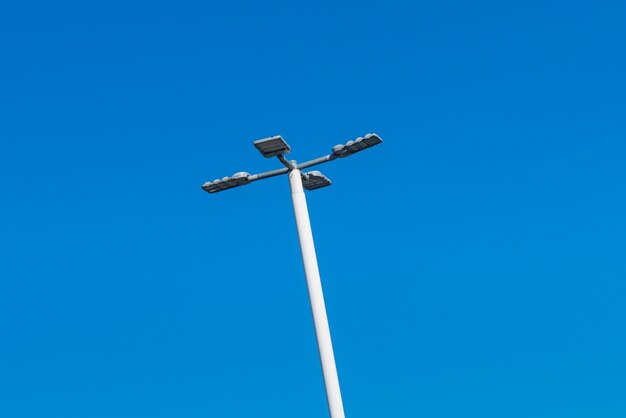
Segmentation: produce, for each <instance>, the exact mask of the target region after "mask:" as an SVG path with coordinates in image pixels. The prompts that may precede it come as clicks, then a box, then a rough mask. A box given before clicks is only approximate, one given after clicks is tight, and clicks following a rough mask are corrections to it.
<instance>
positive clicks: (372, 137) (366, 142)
mask: <svg viewBox="0 0 626 418" xmlns="http://www.w3.org/2000/svg"><path fill="white" fill-rule="evenodd" d="M382 142H383V140H382V139H380V137H379V136H378V135H376V134H367V135H365V136H364V137H362V138H361V137H359V138H357V139H355V140H354V141H348V143H346V144H345V145H335V146H334V147H333V155H335V156H337V157H339V158H344V157H349V156H350V155H352V154H356V153H357V152H359V151H363V150H364V149H367V148H370V147H373V146H374V145H378V144H380V143H382Z"/></svg>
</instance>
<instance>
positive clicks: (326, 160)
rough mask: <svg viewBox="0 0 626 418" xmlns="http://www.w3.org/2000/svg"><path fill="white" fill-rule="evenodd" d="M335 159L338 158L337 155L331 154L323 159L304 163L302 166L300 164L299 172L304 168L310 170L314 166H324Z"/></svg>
mask: <svg viewBox="0 0 626 418" xmlns="http://www.w3.org/2000/svg"><path fill="white" fill-rule="evenodd" d="M335 159H337V156H336V155H335V154H329V155H325V156H323V157H319V158H316V159H314V160H311V161H307V162H304V163H302V164H298V166H297V168H298V170H302V169H304V168H309V167H313V166H314V165H320V164H324V163H327V162H329V161H332V160H335Z"/></svg>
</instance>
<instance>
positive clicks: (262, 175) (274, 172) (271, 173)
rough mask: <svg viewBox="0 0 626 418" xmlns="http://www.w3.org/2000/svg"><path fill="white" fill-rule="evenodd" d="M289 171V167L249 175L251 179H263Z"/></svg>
mask: <svg viewBox="0 0 626 418" xmlns="http://www.w3.org/2000/svg"><path fill="white" fill-rule="evenodd" d="M288 171H289V169H288V168H287V167H284V168H279V169H277V170H272V171H266V172H265V173H259V174H253V175H251V176H248V180H249V181H256V180H263V179H266V178H269V177H275V176H280V175H281V174H285V173H287V172H288Z"/></svg>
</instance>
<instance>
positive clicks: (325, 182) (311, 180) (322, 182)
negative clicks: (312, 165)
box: [302, 171, 333, 190]
mask: <svg viewBox="0 0 626 418" xmlns="http://www.w3.org/2000/svg"><path fill="white" fill-rule="evenodd" d="M331 184H333V183H332V182H331V181H330V180H329V179H328V177H326V176H325V175H323V174H322V173H320V172H319V171H309V172H308V173H302V186H304V188H305V189H307V190H315V189H320V188H322V187H326V186H330V185H331Z"/></svg>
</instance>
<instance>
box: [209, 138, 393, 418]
mask: <svg viewBox="0 0 626 418" xmlns="http://www.w3.org/2000/svg"><path fill="white" fill-rule="evenodd" d="M380 143H382V140H381V139H380V137H379V136H378V135H376V134H367V135H365V137H363V138H357V139H356V140H354V141H349V142H348V143H346V144H344V145H336V146H335V147H333V152H332V153H331V154H328V155H325V156H323V157H319V158H316V159H314V160H310V161H307V162H305V163H301V164H298V163H296V161H289V160H287V159H286V158H285V156H284V155H285V154H288V153H289V152H291V147H289V145H288V144H287V142H285V140H284V139H283V138H282V137H281V136H280V135H278V136H273V137H270V138H265V139H260V140H258V141H254V146H255V147H256V148H257V149H258V150H259V151H260V152H261V154H263V156H264V157H266V158H271V157H277V158H278V160H280V162H281V163H282V164H283V165H284V167H283V168H279V169H277V170H272V171H268V172H265V173H260V174H253V175H251V174H249V173H246V172H238V173H235V174H234V175H233V176H231V177H224V178H223V179H221V180H219V179H218V180H214V181H212V182H207V183H205V184H204V185H203V186H202V188H203V189H204V190H205V191H207V192H208V193H211V194H212V193H217V192H221V191H222V190H227V189H231V188H234V187H238V186H243V185H246V184H249V183H251V182H254V181H257V180H262V179H265V178H269V177H274V176H278V175H281V174H288V175H289V185H290V187H291V199H292V202H293V211H294V214H295V218H296V227H297V229H298V238H299V240H300V250H301V252H302V262H303V264H304V274H305V276H306V281H307V288H308V291H309V299H310V301H311V311H312V313H313V323H314V324H315V336H316V338H317V348H318V350H319V355H320V361H321V363H322V373H323V375H324V385H325V387H326V399H327V401H328V409H329V411H330V416H331V418H344V417H345V415H344V411H343V402H342V400H341V390H340V388H339V377H338V376H337V366H336V365H335V355H334V353H333V345H332V341H331V338H330V328H329V326H328V317H327V315H326V305H325V304H324V294H323V292H322V282H321V280H320V273H319V268H318V266H317V256H316V255H315V244H314V243H313V232H312V231H311V222H310V220H309V211H308V208H307V204H306V197H305V196H304V189H307V190H315V189H319V188H321V187H326V186H330V185H331V181H330V180H329V179H328V178H327V177H326V176H324V175H323V174H322V173H320V172H319V171H311V172H308V173H303V172H302V171H301V170H302V169H305V168H309V167H313V166H315V165H319V164H323V163H326V162H328V161H333V160H335V159H337V158H344V157H348V156H350V155H353V154H355V153H357V152H359V151H362V150H364V149H367V148H370V147H373V146H375V145H378V144H380Z"/></svg>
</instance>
